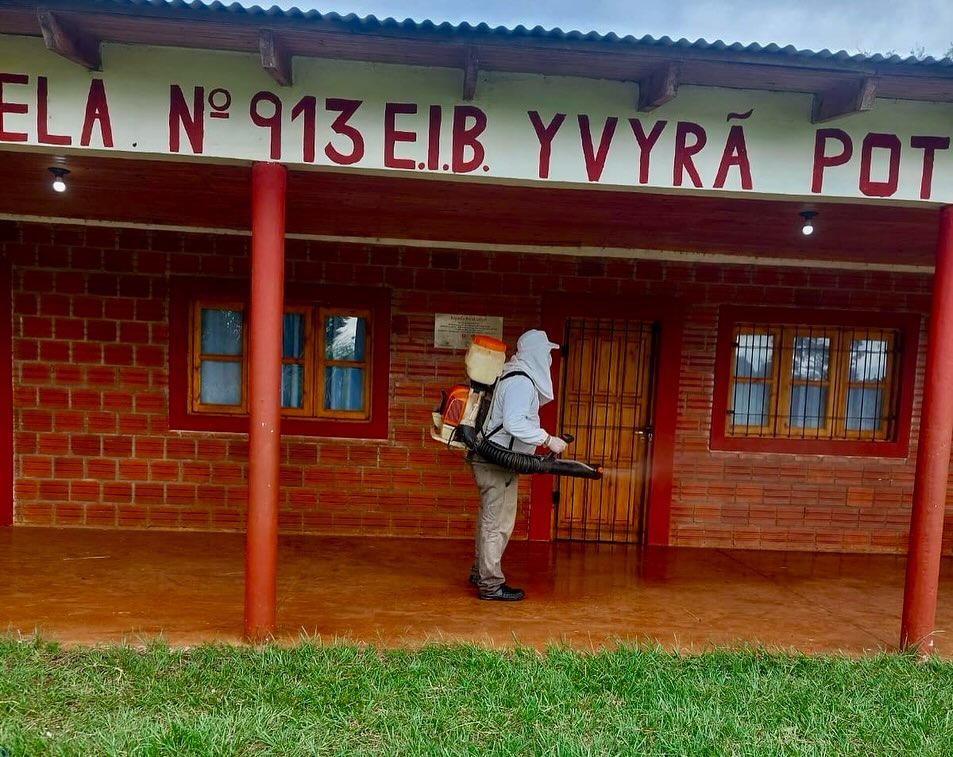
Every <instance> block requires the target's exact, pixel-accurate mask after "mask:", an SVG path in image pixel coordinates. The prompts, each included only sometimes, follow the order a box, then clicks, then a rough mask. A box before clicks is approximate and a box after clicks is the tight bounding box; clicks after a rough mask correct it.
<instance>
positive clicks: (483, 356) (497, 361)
mask: <svg viewBox="0 0 953 757" xmlns="http://www.w3.org/2000/svg"><path fill="white" fill-rule="evenodd" d="M505 362H506V344H505V343H504V342H501V341H500V340H499V339H494V338H493V337H492V336H486V335H484V334H475V335H474V336H473V339H472V340H471V341H470V347H469V349H467V355H466V358H465V359H464V363H465V365H466V369H467V376H468V377H469V379H470V380H471V381H476V382H477V383H478V384H484V385H485V386H489V385H490V384H492V383H493V382H494V381H496V380H497V379H498V378H499V377H500V374H501V373H502V372H503V364H504V363H505Z"/></svg>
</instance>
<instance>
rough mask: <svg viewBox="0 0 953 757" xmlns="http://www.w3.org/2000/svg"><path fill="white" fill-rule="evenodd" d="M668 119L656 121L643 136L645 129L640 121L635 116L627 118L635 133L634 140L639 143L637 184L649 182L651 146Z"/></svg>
mask: <svg viewBox="0 0 953 757" xmlns="http://www.w3.org/2000/svg"><path fill="white" fill-rule="evenodd" d="M667 123H668V121H656V122H655V125H654V126H653V127H652V131H651V132H650V133H649V135H648V136H645V130H644V129H643V128H642V122H641V121H640V120H639V119H637V118H630V119H629V126H631V127H632V133H633V134H634V135H635V141H636V142H638V143H639V184H648V183H649V157H650V155H651V154H652V148H653V147H655V143H656V142H658V138H659V137H660V136H662V131H663V130H664V129H665V125H666V124H667Z"/></svg>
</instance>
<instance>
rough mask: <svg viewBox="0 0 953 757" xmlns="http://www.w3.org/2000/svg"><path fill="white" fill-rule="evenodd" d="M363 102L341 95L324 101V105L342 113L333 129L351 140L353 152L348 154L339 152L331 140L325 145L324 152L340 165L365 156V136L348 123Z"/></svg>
mask: <svg viewBox="0 0 953 757" xmlns="http://www.w3.org/2000/svg"><path fill="white" fill-rule="evenodd" d="M361 102H362V101H361V100H344V99H342V98H340V97H329V98H328V99H327V100H325V102H324V107H326V108H327V109H328V110H331V111H337V112H338V113H340V115H339V116H338V117H337V118H335V119H334V123H332V124H331V131H333V132H334V133H335V134H340V135H341V136H342V137H347V138H348V139H349V140H351V152H350V153H347V154H345V153H343V152H338V151H337V150H336V149H335V147H334V145H332V144H331V143H330V142H328V143H327V145H325V148H324V154H325V155H327V156H328V159H329V160H330V161H331V162H332V163H337V164H338V165H339V166H349V165H351V164H352V163H357V161H359V160H360V159H361V158H363V157H364V137H363V136H361V132H359V131H358V130H357V129H355V128H354V127H353V126H351V125H350V124H349V123H348V120H349V119H350V118H351V116H353V115H354V114H355V113H356V112H357V109H358V108H359V107H361Z"/></svg>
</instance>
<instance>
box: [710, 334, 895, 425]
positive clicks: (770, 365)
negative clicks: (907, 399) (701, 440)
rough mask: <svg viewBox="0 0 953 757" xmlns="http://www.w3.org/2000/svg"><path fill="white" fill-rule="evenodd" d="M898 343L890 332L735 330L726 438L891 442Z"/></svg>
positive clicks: (893, 422) (893, 423)
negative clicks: (727, 436) (728, 435)
mask: <svg viewBox="0 0 953 757" xmlns="http://www.w3.org/2000/svg"><path fill="white" fill-rule="evenodd" d="M901 342H902V335H901V333H900V332H899V331H898V330H896V329H879V328H842V327H833V326H807V325H789V324H770V325H766V324H756V323H740V324H737V325H736V327H735V330H734V338H733V340H732V354H731V382H730V388H729V397H728V424H727V431H728V433H729V434H730V435H731V436H736V437H767V438H781V439H816V440H874V441H895V440H896V435H897V412H898V402H899V393H900V378H899V371H900V362H901V361H900V352H901V349H902V343H901Z"/></svg>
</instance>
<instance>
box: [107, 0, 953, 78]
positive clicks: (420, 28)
mask: <svg viewBox="0 0 953 757" xmlns="http://www.w3.org/2000/svg"><path fill="white" fill-rule="evenodd" d="M88 4H89V5H90V6H95V5H115V6H126V7H142V8H152V9H158V10H163V9H185V10H192V11H199V12H208V13H231V14H235V15H245V16H248V17H250V18H257V17H261V18H267V19H287V20H295V19H299V20H304V21H308V22H311V21H313V22H322V23H330V24H340V25H342V26H345V27H351V28H356V29H359V30H366V31H374V30H375V29H391V30H399V31H402V32H406V33H408V34H411V35H412V34H415V33H421V32H424V33H437V34H446V35H448V36H462V37H504V38H505V37H508V38H532V39H540V40H554V41H560V42H566V41H570V42H590V43H596V44H605V45H618V46H630V47H656V48H671V49H685V50H695V51H698V52H714V53H719V52H731V53H746V54H751V55H770V56H778V57H786V58H790V59H807V60H811V61H815V62H827V63H835V64H836V63H839V62H841V63H853V64H891V65H902V66H942V67H951V66H953V58H933V57H930V56H927V57H924V58H917V57H915V56H913V55H911V56H908V57H901V56H899V55H881V54H880V53H877V54H874V55H865V54H861V53H857V54H851V53H848V52H847V51H846V50H839V51H836V52H832V51H831V50H827V49H824V50H819V51H814V50H801V49H798V48H796V47H794V46H793V45H787V46H784V47H782V46H781V45H777V44H773V43H772V44H768V45H760V44H758V43H752V44H748V45H743V44H741V43H740V42H734V43H727V42H723V41H722V40H715V41H714V42H708V41H707V40H704V39H697V40H695V41H691V40H688V39H685V38H681V39H672V38H671V37H659V38H655V37H651V36H649V35H645V36H643V37H635V36H633V35H631V34H629V35H625V36H619V35H618V34H615V33H614V32H609V33H608V34H600V33H598V32H594V31H593V32H580V31H563V30H562V29H559V28H558V27H557V28H554V29H546V28H544V27H542V26H534V27H533V28H527V27H525V26H523V25H522V24H521V25H519V26H516V27H514V28H512V29H510V28H507V27H504V26H495V27H493V26H490V25H489V24H485V23H480V24H476V25H472V24H470V23H467V22H466V21H464V22H462V23H460V24H451V23H448V22H443V23H434V22H433V21H429V20H424V21H414V20H412V19H409V18H408V19H405V20H403V21H398V20H397V19H394V18H383V19H379V18H377V17H376V16H372V15H371V16H363V17H361V16H357V15H356V14H354V13H349V14H347V15H341V14H339V13H333V12H330V13H321V12H320V11H317V10H307V11H302V10H300V9H298V8H289V9H287V10H285V9H282V8H279V7H278V6H276V5H273V6H271V7H270V8H262V7H260V6H258V5H251V6H245V5H241V4H240V3H230V4H228V5H226V4H224V3H222V2H219V0H214V2H211V3H206V2H202V1H201V0H192V1H191V2H186V1H185V0H95V2H93V3H88ZM90 10H92V8H90Z"/></svg>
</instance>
